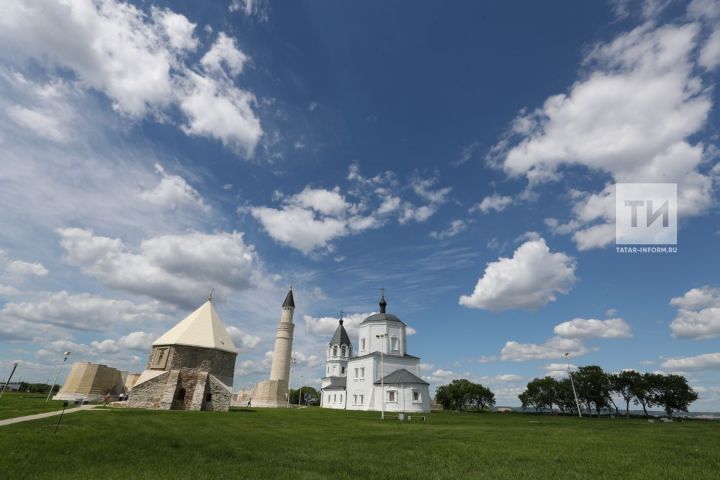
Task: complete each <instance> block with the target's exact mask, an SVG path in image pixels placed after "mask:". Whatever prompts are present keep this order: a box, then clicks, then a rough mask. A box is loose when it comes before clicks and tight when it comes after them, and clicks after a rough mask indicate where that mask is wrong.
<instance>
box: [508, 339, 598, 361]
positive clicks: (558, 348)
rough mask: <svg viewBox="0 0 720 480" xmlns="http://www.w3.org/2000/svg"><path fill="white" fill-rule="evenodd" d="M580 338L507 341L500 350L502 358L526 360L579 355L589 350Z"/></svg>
mask: <svg viewBox="0 0 720 480" xmlns="http://www.w3.org/2000/svg"><path fill="white" fill-rule="evenodd" d="M591 351H592V349H590V348H587V347H585V345H583V343H582V342H581V341H580V340H577V339H574V338H562V337H553V338H551V339H550V340H548V341H546V342H545V343H539V344H538V343H518V342H514V341H509V342H506V343H505V346H504V347H503V348H502V350H501V352H500V358H501V359H502V360H509V361H512V362H526V361H528V360H552V359H559V358H564V357H565V354H566V353H569V355H568V357H579V356H582V355H586V354H587V353H589V352H591Z"/></svg>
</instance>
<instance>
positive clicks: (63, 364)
mask: <svg viewBox="0 0 720 480" xmlns="http://www.w3.org/2000/svg"><path fill="white" fill-rule="evenodd" d="M69 356H70V352H65V353H64V356H63V361H62V363H61V364H60V366H59V367H58V370H57V372H56V373H55V380H53V382H52V383H51V384H50V391H49V392H48V396H47V398H46V399H45V401H46V402H48V401H50V396H51V395H52V392H53V390H54V389H55V384H56V383H57V379H58V377H59V376H60V372H61V371H62V369H63V366H65V362H67V359H68V357H69Z"/></svg>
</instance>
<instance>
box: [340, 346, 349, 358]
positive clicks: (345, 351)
mask: <svg viewBox="0 0 720 480" xmlns="http://www.w3.org/2000/svg"><path fill="white" fill-rule="evenodd" d="M340 351H341V352H342V356H343V357H344V356H346V355H347V348H346V347H345V345H343V346H342V348H341V349H340Z"/></svg>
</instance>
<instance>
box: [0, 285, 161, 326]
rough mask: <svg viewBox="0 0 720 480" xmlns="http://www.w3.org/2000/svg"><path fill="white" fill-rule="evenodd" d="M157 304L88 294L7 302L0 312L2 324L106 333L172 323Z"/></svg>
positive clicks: (43, 296)
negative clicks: (134, 325)
mask: <svg viewBox="0 0 720 480" xmlns="http://www.w3.org/2000/svg"><path fill="white" fill-rule="evenodd" d="M166 312H167V309H163V308H162V306H161V305H160V304H159V303H158V302H155V301H153V302H146V303H140V304H138V303H133V302H130V301H128V300H117V299H112V298H105V297H100V296H97V295H92V294H89V293H80V294H71V293H68V292H66V291H61V292H56V293H49V294H44V295H42V297H41V298H40V299H39V300H37V301H34V302H8V303H6V304H5V305H4V306H3V308H2V310H0V318H2V319H3V322H12V321H14V320H21V321H25V322H30V323H34V324H48V325H55V326H58V327H66V328H71V329H76V330H88V331H105V330H107V329H109V328H110V327H111V326H113V325H115V324H128V323H144V322H153V321H164V320H167V319H169V317H168V314H167V313H166Z"/></svg>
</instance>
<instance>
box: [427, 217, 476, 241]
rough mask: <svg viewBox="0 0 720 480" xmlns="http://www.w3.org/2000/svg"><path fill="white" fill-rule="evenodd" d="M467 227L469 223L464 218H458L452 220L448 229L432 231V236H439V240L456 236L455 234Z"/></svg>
mask: <svg viewBox="0 0 720 480" xmlns="http://www.w3.org/2000/svg"><path fill="white" fill-rule="evenodd" d="M466 228H467V224H466V223H465V222H464V221H463V220H460V219H456V220H453V221H452V222H450V226H449V227H448V228H447V229H445V230H439V231H433V232H430V236H431V237H432V238H437V239H438V240H442V239H444V238H451V237H454V236H455V235H457V234H458V233H460V232H462V231H463V230H465V229H466Z"/></svg>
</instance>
